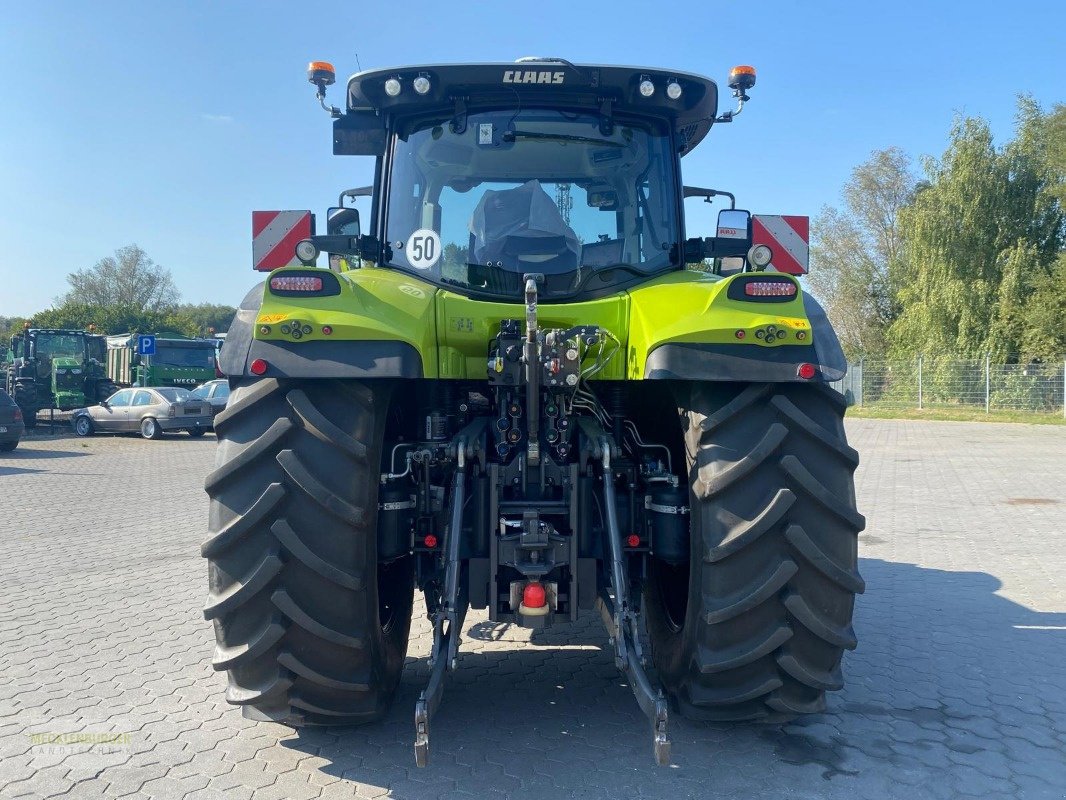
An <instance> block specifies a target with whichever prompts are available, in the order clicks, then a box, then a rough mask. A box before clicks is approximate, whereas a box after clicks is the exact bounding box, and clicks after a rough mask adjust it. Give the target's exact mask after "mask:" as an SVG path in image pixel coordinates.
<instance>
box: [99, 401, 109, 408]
mask: <svg viewBox="0 0 1066 800" xmlns="http://www.w3.org/2000/svg"><path fill="white" fill-rule="evenodd" d="M100 405H102V406H103V407H104V408H111V404H110V403H108V402H107V401H106V400H101V401H100Z"/></svg>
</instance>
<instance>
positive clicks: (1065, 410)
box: [1062, 361, 1066, 419]
mask: <svg viewBox="0 0 1066 800" xmlns="http://www.w3.org/2000/svg"><path fill="white" fill-rule="evenodd" d="M1062 418H1063V419H1066V361H1063V362H1062Z"/></svg>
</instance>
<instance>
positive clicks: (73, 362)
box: [52, 356, 88, 411]
mask: <svg viewBox="0 0 1066 800" xmlns="http://www.w3.org/2000/svg"><path fill="white" fill-rule="evenodd" d="M82 367H83V365H82V362H81V361H80V360H78V359H76V358H65V357H62V356H60V357H56V358H53V359H52V395H53V397H54V398H55V406H54V407H55V408H58V409H59V410H60V411H69V410H71V409H72V408H81V407H82V406H85V405H87V404H88V402H87V398H86V397H85V388H84V386H85V376H84V375H83V374H82Z"/></svg>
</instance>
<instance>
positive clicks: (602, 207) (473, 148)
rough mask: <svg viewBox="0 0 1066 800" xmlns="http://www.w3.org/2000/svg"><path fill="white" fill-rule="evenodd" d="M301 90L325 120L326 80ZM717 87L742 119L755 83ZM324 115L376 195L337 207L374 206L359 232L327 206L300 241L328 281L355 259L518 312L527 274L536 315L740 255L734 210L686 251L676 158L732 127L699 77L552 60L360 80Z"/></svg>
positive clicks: (746, 241)
mask: <svg viewBox="0 0 1066 800" xmlns="http://www.w3.org/2000/svg"><path fill="white" fill-rule="evenodd" d="M309 78H310V80H311V82H312V83H314V84H315V85H316V86H317V87H318V89H319V95H320V99H322V100H323V105H324V106H325V103H324V92H325V87H326V86H328V85H330V84H331V83H332V82H333V80H334V75H333V72H332V67H330V66H329V65H328V64H324V63H322V62H315V63H313V64H312V65H311V69H310V71H309ZM730 81H731V82H730V86H731V87H732V88H733V90H734V94H735V95H736V96H737V97H738V98H739V99H740V102H741V105H743V101H744V100H746V99H747V95H746V90H747V89H748V88H750V87H751V86H752V85H754V82H755V76H754V70H752V69H751V68H750V67H738V68H737V70H734V73H733V74H732V75H731V78H730ZM326 107H327V109H328V110H329V111H330V113H331V114H332V115H333V116H335V117H336V121H335V122H334V134H333V146H334V152H335V153H337V154H341V155H367V156H374V157H375V158H376V159H377V160H378V163H379V169H378V170H377V175H378V180H377V184H376V186H375V187H373V188H371V187H367V188H366V189H365V190H354V191H353V192H351V193H346V194H349V195H354V193H355V192H359V193H360V194H373V196H374V197H375V198H378V200H377V202H375V203H374V206H373V212H372V214H371V219H370V220H369V221H362V220H360V218H359V212H358V211H356V210H355V209H354V208H346V207H344V199H345V195H342V196H341V202H340V206H339V207H337V208H332V209H330V211H329V214H328V223H327V234H326V236H312V237H310V239H309V240H307V241H305V242H301V247H302V248H303V249H302V252H301V250H300V249H298V250H297V253H298V255H299V257H300V260H301V261H302V262H303V263H305V264H313V263H315V260H316V259H317V256H318V254H319V251H322V250H324V251H326V252H328V253H330V254H331V267H332V268H334V269H337V268H338V266H340V267H341V268H343V266H346V265H347V264H350V263H354V262H356V260H357V259H358V258H360V257H361V258H363V259H368V260H369V261H371V262H373V263H375V264H377V265H378V266H383V267H388V268H392V269H396V270H400V271H402V272H407V273H410V274H411V275H413V276H416V277H418V278H419V279H421V280H424V281H428V282H430V283H433V284H436V285H438V286H440V287H442V288H447V289H449V290H451V291H455V292H458V293H461V294H463V295H466V296H469V297H477V298H479V299H486V300H498V301H516V300H520V299H521V298H522V293H523V290H524V286H525V279H524V277H523V276H526V275H530V274H533V275H536V276H537V279H538V282H539V284H540V286H539V296H540V299H541V301H542V302H549V303H550V302H553V301H556V302H560V301H564V300H565V301H574V300H581V299H592V298H595V297H598V296H603V295H606V294H610V293H615V292H618V291H620V290H622V289H625V288H627V287H630V286H634V285H636V284H639V283H642V282H645V281H647V280H648V279H650V278H653V277H655V276H658V275H662V274H664V273H667V272H671V271H675V270H680V269H684V267H685V265H686V263H690V262H691V261H693V260H702V259H703V258H705V257H722V256H743V255H745V254H746V253H747V251H748V249H749V248H750V246H751V241H750V238H751V237H750V225H749V215H748V214H747V212H744V211H737V210H734V211H733V217H734V221H733V222H732V223H731V225H730V226H728V227H731V228H732V230H734V231H739V232H740V233H739V235H738V234H734V235H731V236H726V237H716V238H714V239H712V240H706V241H704V240H700V239H695V240H690V241H686V239H685V230H684V218H683V199H684V197H685V196H686V194H687V192H686V190H685V188H684V187H683V186H682V181H681V170H680V158H681V156H683V155H684V154H686V153H689V152H691V151H692V149H693V148H695V147H696V146H697V145H698V144H699V143H700V142H701V141H702V140H703V138H704V137H705V136H706V134H707V132H708V131H709V130H710V127H711V125H712V124H713V123H714V122H715V121H719V122H728V121H730V120H731V119H732V117H733V116H734V115H735V113H736V112H727V113H725V114H722V115H718V114H717V107H718V89H717V86H716V84H715V83H714V81H712V80H709V79H707V78H703V77H700V76H697V75H691V74H687V73H682V72H677V71H665V70H654V69H645V68H632V67H615V66H577V65H574V64H571V63H570V62H567V61H563V60H559V59H523V60H522V61H520V62H519V63H517V64H470V65H433V66H425V67H409V68H403V69H384V70H374V71H369V72H363V73H359V74H357V75H355V76H353V77H352V78H351V79H350V80H349V82H348V86H347V108H346V110H345V112H343V113H342V112H341V111H340V110H339V109H335V108H332V107H328V106H326ZM700 191H709V192H710V195H708V196H711V195H714V194H715V192H713V191H712V190H700ZM738 217H739V218H740V223H739V224H738V223H737V222H736V219H737V218H738ZM341 260H343V262H344V264H343V265H342V262H341Z"/></svg>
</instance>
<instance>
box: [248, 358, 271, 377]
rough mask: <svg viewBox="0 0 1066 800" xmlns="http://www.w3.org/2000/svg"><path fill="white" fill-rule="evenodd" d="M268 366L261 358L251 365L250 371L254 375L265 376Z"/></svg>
mask: <svg viewBox="0 0 1066 800" xmlns="http://www.w3.org/2000/svg"><path fill="white" fill-rule="evenodd" d="M267 366H268V365H267V362H265V361H264V360H263V359H261V358H257V359H256V360H255V361H253V362H252V363H251V366H249V367H248V369H250V370H251V371H252V374H253V375H263V374H265V373H266V371H267Z"/></svg>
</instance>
